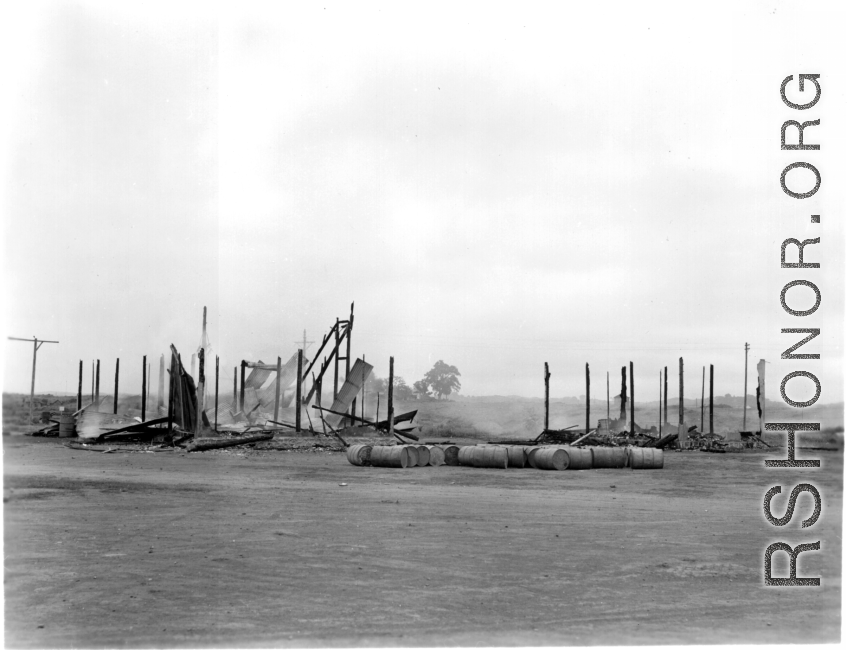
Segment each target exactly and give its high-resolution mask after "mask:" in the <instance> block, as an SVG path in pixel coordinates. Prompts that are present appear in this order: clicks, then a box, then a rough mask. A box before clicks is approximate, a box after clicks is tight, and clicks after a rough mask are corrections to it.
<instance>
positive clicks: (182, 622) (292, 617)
mask: <svg viewBox="0 0 847 650" xmlns="http://www.w3.org/2000/svg"><path fill="white" fill-rule="evenodd" d="M3 443H4V502H5V503H4V523H5V529H4V530H5V532H4V535H5V555H6V571H5V580H6V583H5V616H6V629H5V635H6V636H5V640H6V645H7V646H8V647H39V648H41V647H150V646H158V647H185V646H204V647H209V646H225V647H235V646H238V647H250V646H263V647H268V646H275V647H279V646H281V647H286V646H300V647H302V646H348V647H351V646H413V645H414V646H421V645H425V646H436V645H499V646H503V645H506V646H509V645H546V644H556V645H594V644H666V643H730V642H734V643H762V642H767V643H797V642H806V643H808V642H837V641H838V640H839V639H840V610H841V510H842V496H841V495H842V465H843V457H842V452H840V451H811V450H801V451H799V452H798V457H801V458H810V457H820V458H821V459H822V460H823V467H822V469H820V470H805V471H800V470H774V469H765V467H764V462H763V461H764V459H765V458H767V457H771V456H772V454H768V453H738V454H721V455H718V454H706V453H699V452H676V453H674V452H669V453H666V455H665V457H666V462H665V469H664V470H660V471H641V472H639V471H632V470H611V469H609V470H592V471H582V472H577V471H564V472H544V471H539V470H530V469H526V470H517V469H510V470H494V469H474V468H467V467H437V468H432V467H429V468H414V469H406V470H395V469H377V468H367V467H354V466H352V465H350V464H349V463H348V462H347V460H346V458H345V457H344V455H343V454H341V453H338V452H329V451H314V452H312V453H308V452H286V451H259V450H227V451H213V452H205V453H195V454H187V453H185V452H181V451H176V452H173V451H165V452H158V453H153V452H146V453H145V452H142V451H135V452H127V451H122V452H115V453H109V454H103V453H92V452H86V451H79V450H71V449H68V448H66V447H64V446H62V444H61V441H59V440H56V439H38V438H26V437H5V438H4V440H3ZM803 481H806V482H812V483H813V484H814V485H815V486H816V487H817V488H818V489H819V490H820V492H821V494H822V496H823V501H824V508H823V513H822V515H821V518H820V520H819V521H818V523H816V524H815V525H814V526H813V527H812V528H810V529H806V530H801V528H800V523H799V522H800V521H801V520H802V519H803V518H805V517H806V516H808V513H809V512H810V510H811V508H810V503H811V499H810V498H809V496H808V495H803V496H801V497H800V499H799V500H798V502H797V509H798V511H797V513H796V514H795V517H794V520H793V521H792V522H791V523H790V524H789V525H788V526H786V527H785V528H783V529H778V528H775V527H773V526H771V525H770V524H768V523H767V521H766V520H765V519H764V516H763V514H762V496H763V495H764V493H765V492H766V491H767V490H768V489H769V488H770V487H771V486H773V485H777V484H779V485H782V486H784V487H783V494H782V495H781V496H779V497H777V498H776V499H775V502H774V510H775V512H776V514H781V513H782V512H783V511H784V508H785V497H786V495H787V494H788V493H789V492H790V490H791V489H792V488H793V486H794V485H795V484H796V483H798V482H803ZM818 540H820V541H821V545H822V549H821V551H819V552H807V553H803V554H802V555H801V556H800V560H799V575H801V576H821V578H822V586H821V587H820V588H810V587H805V588H773V587H765V586H764V585H763V570H762V567H763V552H764V549H765V547H766V546H767V545H768V544H770V543H772V542H774V541H786V542H788V543H790V544H792V545H794V544H797V543H801V542H813V541H818ZM784 555H785V554H783V553H778V554H777V555H776V556H775V557H776V558H777V561H776V562H775V564H774V575H775V576H784V575H785V572H786V571H787V562H786V561H785V559H784Z"/></svg>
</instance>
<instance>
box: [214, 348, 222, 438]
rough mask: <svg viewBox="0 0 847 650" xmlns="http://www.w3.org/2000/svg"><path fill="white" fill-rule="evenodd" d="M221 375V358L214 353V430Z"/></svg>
mask: <svg viewBox="0 0 847 650" xmlns="http://www.w3.org/2000/svg"><path fill="white" fill-rule="evenodd" d="M220 377H221V359H220V357H219V356H218V355H215V431H217V430H218V381H219V380H220Z"/></svg>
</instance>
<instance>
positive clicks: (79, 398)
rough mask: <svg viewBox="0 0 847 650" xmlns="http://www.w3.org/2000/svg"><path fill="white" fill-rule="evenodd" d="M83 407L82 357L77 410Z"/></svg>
mask: <svg viewBox="0 0 847 650" xmlns="http://www.w3.org/2000/svg"><path fill="white" fill-rule="evenodd" d="M81 408H82V359H80V360H79V388H78V389H77V391H76V410H77V411H78V410H80V409H81Z"/></svg>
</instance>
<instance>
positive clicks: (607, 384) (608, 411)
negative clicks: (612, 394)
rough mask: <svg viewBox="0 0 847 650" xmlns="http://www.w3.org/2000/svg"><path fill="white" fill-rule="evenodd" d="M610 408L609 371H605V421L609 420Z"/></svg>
mask: <svg viewBox="0 0 847 650" xmlns="http://www.w3.org/2000/svg"><path fill="white" fill-rule="evenodd" d="M611 415H612V406H611V403H610V402H609V371H608V370H607V371H606V419H607V420H611V419H612V418H611Z"/></svg>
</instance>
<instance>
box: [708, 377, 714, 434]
mask: <svg viewBox="0 0 847 650" xmlns="http://www.w3.org/2000/svg"><path fill="white" fill-rule="evenodd" d="M714 432H715V367H714V366H713V365H711V364H709V433H714Z"/></svg>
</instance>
